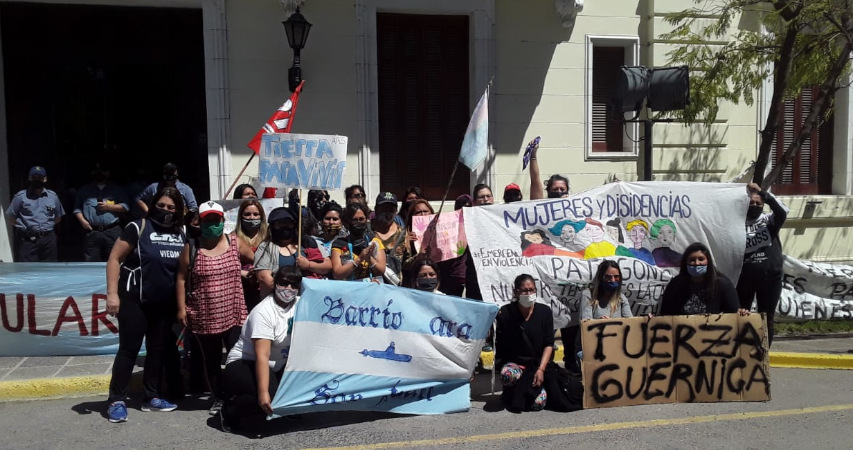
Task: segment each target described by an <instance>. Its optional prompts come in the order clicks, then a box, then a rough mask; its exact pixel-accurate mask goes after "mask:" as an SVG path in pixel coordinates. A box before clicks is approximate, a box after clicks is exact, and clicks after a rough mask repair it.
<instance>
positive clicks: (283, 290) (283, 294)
mask: <svg viewBox="0 0 853 450" xmlns="http://www.w3.org/2000/svg"><path fill="white" fill-rule="evenodd" d="M298 294H299V290H297V289H291V288H289V287H280V286H276V287H275V294H274V295H275V299H276V300H278V301H280V302H282V303H293V301H294V300H296V296H297V295H298Z"/></svg>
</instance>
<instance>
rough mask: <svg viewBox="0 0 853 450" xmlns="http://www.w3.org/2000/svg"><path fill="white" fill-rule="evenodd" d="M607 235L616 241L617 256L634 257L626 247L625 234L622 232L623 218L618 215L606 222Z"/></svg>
mask: <svg viewBox="0 0 853 450" xmlns="http://www.w3.org/2000/svg"><path fill="white" fill-rule="evenodd" d="M605 228H606V229H607V235H608V236H610V239H611V240H612V241H613V242H616V244H617V245H616V256H628V257H631V258H633V257H634V254H633V253H631V251H630V250H628V248H627V247H625V235H624V234H623V233H622V219H620V218H618V217H616V218H614V219H610V220H608V221H607V223H606V224H605Z"/></svg>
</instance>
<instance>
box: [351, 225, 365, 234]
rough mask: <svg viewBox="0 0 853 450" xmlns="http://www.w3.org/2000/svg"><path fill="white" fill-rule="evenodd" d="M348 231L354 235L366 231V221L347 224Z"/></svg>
mask: <svg viewBox="0 0 853 450" xmlns="http://www.w3.org/2000/svg"><path fill="white" fill-rule="evenodd" d="M349 231H350V233H352V234H353V235H354V236H361V235H363V234H364V232H365V231H367V223H366V222H356V223H353V224H351V225H350V226H349Z"/></svg>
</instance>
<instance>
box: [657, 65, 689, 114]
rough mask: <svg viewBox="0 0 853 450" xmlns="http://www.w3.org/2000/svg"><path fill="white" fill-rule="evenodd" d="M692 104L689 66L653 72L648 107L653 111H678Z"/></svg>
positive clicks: (665, 68) (666, 68)
mask: <svg viewBox="0 0 853 450" xmlns="http://www.w3.org/2000/svg"><path fill="white" fill-rule="evenodd" d="M689 104H690V73H689V71H688V69H687V66H680V67H663V68H660V69H654V70H652V79H651V83H650V86H649V101H648V105H649V108H650V109H651V110H652V111H676V110H681V109H684V108H685V107H686V106H687V105H689Z"/></svg>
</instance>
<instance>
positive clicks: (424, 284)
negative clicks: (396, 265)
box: [417, 278, 438, 292]
mask: <svg viewBox="0 0 853 450" xmlns="http://www.w3.org/2000/svg"><path fill="white" fill-rule="evenodd" d="M437 286H438V278H418V283H417V288H418V289H419V290H421V291H429V292H432V291H434V290H435V288H436V287H437Z"/></svg>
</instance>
